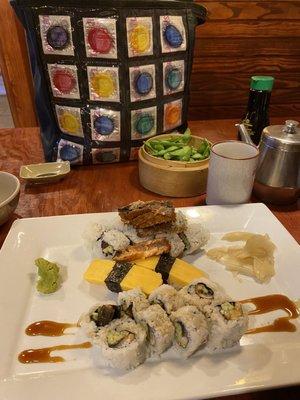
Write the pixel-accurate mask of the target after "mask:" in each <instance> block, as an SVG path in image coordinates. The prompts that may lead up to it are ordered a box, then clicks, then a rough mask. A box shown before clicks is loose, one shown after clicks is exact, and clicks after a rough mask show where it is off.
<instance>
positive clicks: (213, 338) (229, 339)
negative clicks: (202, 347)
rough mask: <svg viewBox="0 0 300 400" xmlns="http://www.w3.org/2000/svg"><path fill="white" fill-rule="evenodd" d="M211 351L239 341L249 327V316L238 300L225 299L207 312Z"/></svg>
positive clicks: (208, 347) (208, 346)
mask: <svg viewBox="0 0 300 400" xmlns="http://www.w3.org/2000/svg"><path fill="white" fill-rule="evenodd" d="M207 322H208V326H209V339H208V342H207V349H208V351H210V352H213V351H217V350H223V349H227V348H229V347H233V346H235V345H236V344H238V343H239V341H240V339H241V337H242V336H243V334H244V333H245V331H246V330H247V327H248V316H247V314H246V313H245V312H244V310H243V307H242V304H241V303H239V302H238V301H225V302H222V303H219V304H217V305H215V306H214V307H211V312H210V314H207Z"/></svg>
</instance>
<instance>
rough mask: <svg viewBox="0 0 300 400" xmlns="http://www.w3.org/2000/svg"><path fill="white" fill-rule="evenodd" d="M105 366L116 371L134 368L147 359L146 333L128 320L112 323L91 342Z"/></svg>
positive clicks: (118, 320)
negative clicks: (116, 369) (98, 351)
mask: <svg viewBox="0 0 300 400" xmlns="http://www.w3.org/2000/svg"><path fill="white" fill-rule="evenodd" d="M93 344H94V345H95V346H96V349H98V350H100V354H101V358H102V359H104V362H105V364H106V365H107V366H109V367H112V368H118V369H126V370H127V369H131V368H136V367H137V366H138V365H140V364H142V363H143V362H144V361H145V360H146V358H147V332H146V330H145V328H144V327H143V326H142V325H141V324H138V323H136V322H135V321H133V320H132V319H130V318H127V317H125V318H121V319H117V320H114V321H112V322H111V323H110V324H108V325H106V326H105V327H104V328H103V329H101V330H100V331H99V332H98V333H97V335H96V336H95V338H94V340H93Z"/></svg>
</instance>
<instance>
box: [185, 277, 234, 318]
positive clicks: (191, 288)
mask: <svg viewBox="0 0 300 400" xmlns="http://www.w3.org/2000/svg"><path fill="white" fill-rule="evenodd" d="M199 284H200V285H201V284H203V285H205V286H206V287H207V288H208V289H209V290H210V291H211V292H212V293H213V295H205V294H201V293H199V291H198V290H197V285H199ZM179 293H180V295H181V296H183V298H184V301H185V303H186V304H189V305H193V306H196V307H197V308H198V309H199V310H200V311H202V312H204V313H205V312H206V308H205V306H207V305H210V304H215V303H220V302H223V301H225V300H228V299H229V297H228V295H227V294H226V293H225V291H224V289H223V288H222V287H221V286H219V285H218V284H217V283H215V282H213V281H211V280H209V279H207V278H199V279H196V280H194V281H193V282H191V283H190V284H189V285H187V286H184V287H183V288H182V289H181V290H180V291H179Z"/></svg>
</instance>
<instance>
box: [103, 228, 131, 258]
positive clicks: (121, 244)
mask: <svg viewBox="0 0 300 400" xmlns="http://www.w3.org/2000/svg"><path fill="white" fill-rule="evenodd" d="M100 240H101V249H102V253H103V254H104V255H105V256H106V257H107V256H114V255H115V254H116V252H117V251H121V250H124V249H126V248H127V247H128V246H129V244H130V241H129V239H128V237H127V236H125V235H124V233H123V232H120V231H118V230H116V229H110V230H108V231H105V232H104V233H103V235H102V237H101V238H100Z"/></svg>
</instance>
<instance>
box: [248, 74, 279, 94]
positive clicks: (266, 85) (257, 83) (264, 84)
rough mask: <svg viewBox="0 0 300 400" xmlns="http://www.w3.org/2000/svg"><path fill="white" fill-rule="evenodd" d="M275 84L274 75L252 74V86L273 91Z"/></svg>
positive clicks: (252, 87) (256, 88)
mask: <svg viewBox="0 0 300 400" xmlns="http://www.w3.org/2000/svg"><path fill="white" fill-rule="evenodd" d="M273 84H274V78H273V76H252V77H251V83H250V88H251V89H255V90H269V91H271V90H272V88H273Z"/></svg>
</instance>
